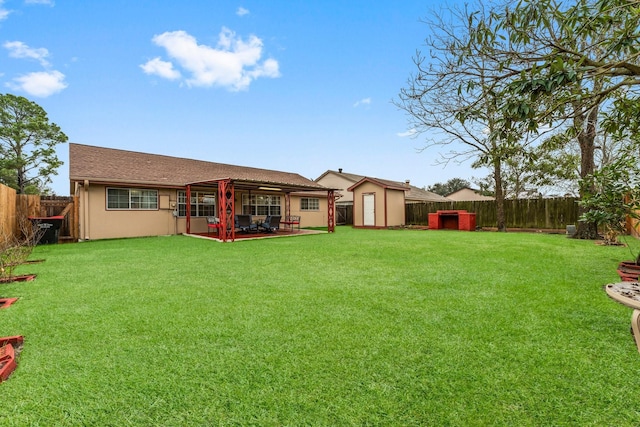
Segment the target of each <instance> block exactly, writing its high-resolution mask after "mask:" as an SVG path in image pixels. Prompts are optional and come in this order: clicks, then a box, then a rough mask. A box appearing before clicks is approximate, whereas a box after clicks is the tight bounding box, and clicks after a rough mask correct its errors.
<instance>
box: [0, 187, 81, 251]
mask: <svg viewBox="0 0 640 427" xmlns="http://www.w3.org/2000/svg"><path fill="white" fill-rule="evenodd" d="M78 214H79V211H78V198H77V197H75V196H72V197H59V196H39V195H27V194H16V192H15V190H14V189H12V188H9V187H7V186H5V185H2V184H0V233H2V232H11V233H13V235H15V236H19V235H20V233H21V226H22V225H21V224H25V223H27V222H29V217H51V216H63V217H64V220H63V221H62V225H61V226H60V231H59V233H58V241H59V242H77V241H78V234H79V226H78V222H79V217H78Z"/></svg>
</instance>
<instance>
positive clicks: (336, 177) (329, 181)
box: [316, 173, 355, 204]
mask: <svg viewBox="0 0 640 427" xmlns="http://www.w3.org/2000/svg"><path fill="white" fill-rule="evenodd" d="M316 182H317V183H318V184H320V185H324V186H325V187H327V188H336V189H338V190H339V191H340V194H341V195H342V197H340V198H339V199H338V200H337V201H336V203H338V204H353V193H352V192H351V191H347V188H349V187H351V186H352V185H353V184H355V183H354V182H353V181H351V180H349V179H347V178H345V177H343V176H340V174H335V173H328V174H326V175H325V176H323V177H322V178H320V179H319V180H317V181H316Z"/></svg>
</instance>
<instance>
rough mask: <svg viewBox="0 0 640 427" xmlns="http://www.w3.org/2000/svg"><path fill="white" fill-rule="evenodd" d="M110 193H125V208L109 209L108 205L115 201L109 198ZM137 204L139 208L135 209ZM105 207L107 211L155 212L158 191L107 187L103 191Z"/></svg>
mask: <svg viewBox="0 0 640 427" xmlns="http://www.w3.org/2000/svg"><path fill="white" fill-rule="evenodd" d="M111 191H120V192H124V191H126V192H127V195H126V199H127V200H126V202H127V207H111V206H110V203H111V202H112V201H117V200H114V199H113V198H112V197H110V196H111V195H110V194H109V192H111ZM138 193H139V194H138ZM136 199H140V200H136ZM122 201H123V200H119V202H122ZM137 204H139V205H140V207H137V206H136V205H137ZM144 205H146V206H144ZM105 206H106V208H107V210H108V211H157V210H158V190H152V189H148V188H122V187H107V189H106V191H105Z"/></svg>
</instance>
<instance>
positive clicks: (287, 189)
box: [185, 177, 332, 195]
mask: <svg viewBox="0 0 640 427" xmlns="http://www.w3.org/2000/svg"><path fill="white" fill-rule="evenodd" d="M220 181H231V182H233V185H234V187H235V189H236V190H256V189H257V190H264V191H277V192H283V193H292V192H311V191H312V192H316V193H318V194H322V193H324V195H326V192H327V191H328V190H332V189H331V188H327V187H324V186H322V185H320V184H316V183H313V181H311V182H312V183H313V184H312V185H304V184H292V183H287V182H277V181H258V180H247V179H235V178H233V177H225V178H216V179H207V180H203V181H194V182H188V183H186V184H185V185H192V186H200V187H208V186H211V187H215V186H217V185H218V182H220Z"/></svg>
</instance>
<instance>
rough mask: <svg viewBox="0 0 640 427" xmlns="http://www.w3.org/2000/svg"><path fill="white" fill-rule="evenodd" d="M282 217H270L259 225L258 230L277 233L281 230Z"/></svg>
mask: <svg viewBox="0 0 640 427" xmlns="http://www.w3.org/2000/svg"><path fill="white" fill-rule="evenodd" d="M280 218H281V217H280V215H269V216H267V217H266V218H265V220H264V221H263V222H261V223H260V224H258V229H263V230H266V231H269V232H273V231H277V230H279V229H280Z"/></svg>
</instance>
